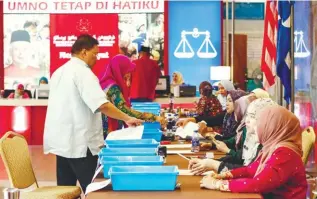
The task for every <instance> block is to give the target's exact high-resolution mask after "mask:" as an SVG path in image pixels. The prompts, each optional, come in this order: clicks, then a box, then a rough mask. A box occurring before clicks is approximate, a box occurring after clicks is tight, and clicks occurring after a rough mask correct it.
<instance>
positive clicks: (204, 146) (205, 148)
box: [200, 143, 212, 151]
mask: <svg viewBox="0 0 317 199" xmlns="http://www.w3.org/2000/svg"><path fill="white" fill-rule="evenodd" d="M211 147H212V143H200V150H201V151H208V150H210V149H211Z"/></svg>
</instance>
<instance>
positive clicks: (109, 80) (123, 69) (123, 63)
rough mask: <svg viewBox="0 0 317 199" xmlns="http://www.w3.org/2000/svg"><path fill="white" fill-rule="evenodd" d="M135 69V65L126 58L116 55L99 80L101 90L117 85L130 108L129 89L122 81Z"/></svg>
mask: <svg viewBox="0 0 317 199" xmlns="http://www.w3.org/2000/svg"><path fill="white" fill-rule="evenodd" d="M134 69H135V64H134V63H132V62H131V61H130V59H129V58H128V57H127V56H124V55H116V56H114V57H113V58H112V59H111V60H110V63H109V64H108V66H107V68H106V72H105V73H104V75H103V76H102V77H101V78H99V81H100V85H101V87H102V89H103V90H105V89H108V88H110V87H111V86H114V85H117V86H119V88H120V89H121V92H122V94H123V97H124V99H125V101H126V103H127V105H128V106H129V107H130V106H131V105H130V99H129V96H130V89H129V88H128V87H127V85H126V83H125V81H124V75H126V74H127V73H131V72H132V71H133V70H134Z"/></svg>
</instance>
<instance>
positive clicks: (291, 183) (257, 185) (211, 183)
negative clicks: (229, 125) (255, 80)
mask: <svg viewBox="0 0 317 199" xmlns="http://www.w3.org/2000/svg"><path fill="white" fill-rule="evenodd" d="M259 118H261V120H258V121H257V123H256V132H257V135H258V138H259V142H260V143H261V144H262V145H263V148H262V150H261V152H260V154H259V157H258V158H257V160H256V161H255V162H253V163H252V164H250V165H249V166H248V167H242V168H238V169H234V170H232V171H227V172H224V173H221V174H214V175H210V176H206V177H204V178H203V179H202V180H201V182H200V183H201V184H200V186H201V187H204V188H207V189H213V190H221V191H231V192H236V193H243V192H245V193H260V194H262V195H263V196H264V198H265V199H266V198H267V199H280V198H285V199H288V198H306V191H307V181H306V175H305V167H304V165H303V162H302V159H301V156H302V129H301V127H300V122H299V120H298V119H297V117H296V116H295V115H294V114H293V113H291V112H290V111H288V110H287V109H286V108H284V107H281V106H272V107H268V108H266V109H265V110H264V111H262V112H261V113H260V116H259Z"/></svg>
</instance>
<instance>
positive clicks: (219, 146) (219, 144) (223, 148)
mask: <svg viewBox="0 0 317 199" xmlns="http://www.w3.org/2000/svg"><path fill="white" fill-rule="evenodd" d="M214 143H215V145H216V148H217V149H218V150H219V151H221V152H224V153H229V151H230V149H229V148H228V147H227V145H226V144H225V143H224V142H221V141H215V142H214Z"/></svg>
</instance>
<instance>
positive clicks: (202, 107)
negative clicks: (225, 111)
mask: <svg viewBox="0 0 317 199" xmlns="http://www.w3.org/2000/svg"><path fill="white" fill-rule="evenodd" d="M199 92H200V96H201V98H200V99H199V101H198V104H197V109H196V112H197V114H198V116H202V117H210V116H211V117H213V116H216V115H217V114H220V113H221V112H222V107H221V104H220V102H219V100H218V99H217V98H216V96H214V95H213V94H212V86H211V84H210V83H209V82H207V81H204V82H202V83H201V84H200V85H199ZM213 129H214V131H215V132H219V131H220V130H221V127H220V125H219V126H213Z"/></svg>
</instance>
